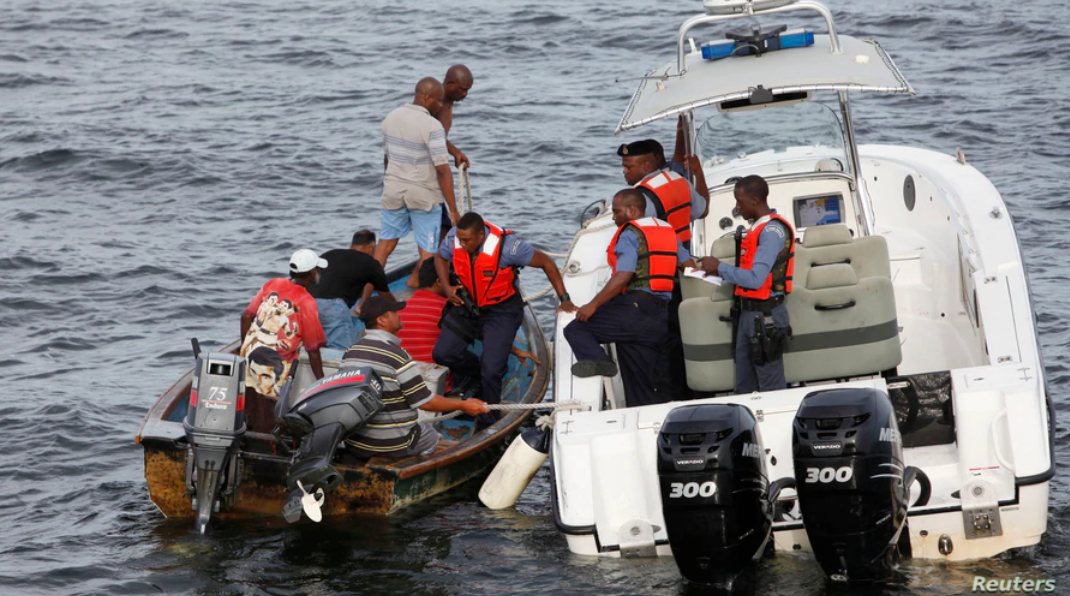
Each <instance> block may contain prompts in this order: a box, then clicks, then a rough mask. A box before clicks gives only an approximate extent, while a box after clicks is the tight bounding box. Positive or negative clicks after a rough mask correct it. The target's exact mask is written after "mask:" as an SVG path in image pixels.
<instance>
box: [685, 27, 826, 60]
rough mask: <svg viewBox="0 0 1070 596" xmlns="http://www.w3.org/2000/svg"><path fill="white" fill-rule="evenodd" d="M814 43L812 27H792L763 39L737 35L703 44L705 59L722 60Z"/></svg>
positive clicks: (807, 45)
mask: <svg viewBox="0 0 1070 596" xmlns="http://www.w3.org/2000/svg"><path fill="white" fill-rule="evenodd" d="M781 27H783V25H781ZM755 44H758V46H759V48H760V49H759V48H756V47H755ZM812 45H814V31H813V30H812V29H792V30H790V31H784V32H782V33H780V34H779V35H773V36H770V37H765V36H763V39H761V40H754V41H746V40H743V41H740V40H739V38H738V37H737V38H736V39H724V40H720V41H708V42H706V43H704V44H702V58H703V59H704V60H720V59H722V58H728V57H729V56H751V55H753V54H755V53H760V54H764V53H767V52H775V51H777V50H787V49H790V48H805V47H809V46H812Z"/></svg>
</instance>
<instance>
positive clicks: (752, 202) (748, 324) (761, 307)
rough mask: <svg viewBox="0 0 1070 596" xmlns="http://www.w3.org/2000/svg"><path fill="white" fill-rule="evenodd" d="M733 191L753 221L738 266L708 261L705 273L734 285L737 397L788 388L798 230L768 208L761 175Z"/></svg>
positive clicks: (742, 210) (741, 209) (744, 213)
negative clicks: (786, 371)
mask: <svg viewBox="0 0 1070 596" xmlns="http://www.w3.org/2000/svg"><path fill="white" fill-rule="evenodd" d="M733 192H734V194H735V197H736V208H737V209H738V210H739V214H740V215H741V216H742V217H743V218H744V219H748V220H751V221H753V222H754V223H753V224H752V225H751V227H750V230H748V231H747V235H746V236H744V237H743V244H742V245H741V246H740V257H739V258H740V261H739V266H738V267H735V266H732V265H730V264H728V263H722V262H721V261H719V260H717V259H716V258H715V257H705V258H703V259H702V269H703V270H704V271H706V272H707V273H712V274H714V275H720V276H721V277H722V278H724V280H725V281H728V282H731V283H733V284H735V285H736V289H735V295H736V297H737V299H738V300H739V301H740V302H739V310H740V313H739V328H738V330H737V334H736V393H751V392H753V391H758V390H762V391H766V390H775V389H784V388H786V387H787V386H788V383H787V380H786V379H785V378H784V358H783V352H784V347H785V346H784V344H785V342H786V341H787V339H788V338H789V337H791V326H790V322H789V320H788V307H787V306H786V305H785V304H784V298H785V296H786V295H787V294H790V293H791V282H792V276H793V273H794V269H795V229H794V228H792V226H791V223H789V222H788V220H786V219H784V218H783V217H781V216H780V215H777V213H776V211H774V210H772V209H770V208H769V203H768V202H767V200H768V197H769V184H768V183H766V181H765V179H763V178H762V177H761V176H747V177H745V178H742V179H740V180H739V181H738V182H736V187H735V189H734V191H733Z"/></svg>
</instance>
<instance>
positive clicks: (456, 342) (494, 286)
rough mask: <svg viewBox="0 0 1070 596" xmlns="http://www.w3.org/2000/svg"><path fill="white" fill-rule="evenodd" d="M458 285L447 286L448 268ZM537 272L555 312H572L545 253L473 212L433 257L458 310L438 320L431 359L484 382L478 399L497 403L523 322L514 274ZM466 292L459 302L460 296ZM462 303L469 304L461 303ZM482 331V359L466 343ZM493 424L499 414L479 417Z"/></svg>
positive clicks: (554, 270) (447, 292)
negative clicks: (549, 287) (551, 297)
mask: <svg viewBox="0 0 1070 596" xmlns="http://www.w3.org/2000/svg"><path fill="white" fill-rule="evenodd" d="M451 263H452V264H453V270H454V272H455V273H456V275H457V279H458V280H459V281H460V282H461V283H460V285H457V286H455V285H453V284H452V283H450V264H451ZM527 266H532V267H538V268H539V269H542V270H543V272H544V273H545V274H546V278H547V279H548V280H550V284H551V285H552V286H553V287H554V290H555V291H556V292H557V297H558V299H559V300H560V301H561V306H560V307H559V308H558V311H562V310H563V311H566V312H573V311H575V310H576V306H575V305H573V304H572V300H571V299H570V298H569V295H568V294H567V293H565V283H564V282H563V281H562V280H561V273H560V272H559V271H558V270H557V264H556V263H554V260H553V259H552V258H550V256H549V255H547V254H546V253H544V252H542V251H540V250H536V249H535V248H534V247H533V246H531V245H530V244H528V243H527V242H524V241H523V240H520V239H519V238H517V237H516V235H514V234H513V233H512V232H511V231H509V230H503V229H501V228H499V227H498V226H495V225H494V224H492V223H490V222H486V221H484V220H483V218H482V217H481V216H480V215H479V214H478V213H474V212H469V213H465V214H464V215H463V216H462V217H461V218H460V220H458V221H457V227H455V228H453V229H452V230H450V232H449V234H447V235H446V239H445V240H444V241H443V242H442V244H441V245H440V246H439V249H438V253H437V254H436V255H435V268H436V269H437V270H438V277H439V280H440V281H441V282H442V287H443V288H444V289H445V292H446V298H447V299H448V300H449V301H450V302H452V303H453V304H454V305H456V306H457V307H458V308H454V309H452V310H451V311H450V312H449V313H448V314H447V315H446V316H444V317H443V321H442V334H441V335H439V336H438V341H437V342H436V343H435V349H434V350H433V351H432V353H431V356H432V358H434V359H435V362H437V363H438V364H441V365H442V366H446V367H449V368H450V370H452V371H454V372H455V373H460V374H463V375H467V376H469V377H475V378H481V379H482V383H483V384H482V387H483V392H482V399H483V401H484V402H486V403H488V404H497V403H500V402H501V393H502V377H503V376H504V375H505V371H506V368H507V365H508V363H509V350H510V348H511V347H512V345H513V339H514V338H516V332H517V329H519V328H520V324H521V322H523V320H524V300H523V298H522V297H521V296H520V291H519V289H518V286H517V284H518V279H517V271H518V269H519V268H521V267H527ZM462 290H463V291H464V293H466V296H464V297H462V296H461V295H460V294H461V291H462ZM465 298H468V299H469V300H470V302H469V303H468V304H465ZM480 332H482V334H483V356H482V358H480V357H478V356H476V355H475V353H474V352H471V351H469V350H468V344H469V343H470V342H471V341H472V339H473V338H474V337H476V336H478V334H479V333H480ZM496 420H497V412H491V413H489V414H482V415H480V417H479V422H480V424H481V425H486V424H492V423H493V422H494V421H496Z"/></svg>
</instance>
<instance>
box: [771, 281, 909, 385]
mask: <svg viewBox="0 0 1070 596" xmlns="http://www.w3.org/2000/svg"><path fill="white" fill-rule="evenodd" d="M786 304H787V306H788V316H789V317H790V318H791V327H792V331H793V337H792V339H791V340H790V341H789V342H788V346H787V349H786V351H785V354H784V376H785V377H786V378H787V380H788V382H789V383H799V382H807V381H818V380H826V379H843V378H848V377H857V376H863V375H870V374H875V373H879V372H881V371H885V370H890V369H893V368H895V367H896V366H899V363H900V362H902V360H903V353H902V351H901V350H900V347H899V326H898V321H897V320H896V311H895V293H894V291H893V289H892V280H891V279H890V278H888V277H884V276H872V277H865V278H862V279H859V278H858V276H857V274H856V271H855V270H854V268H853V267H852V266H851V265H848V264H846V263H835V264H830V265H822V266H818V267H813V268H811V270H810V272H809V274H808V275H807V280H806V285H805V287H800V286H799V285H798V284H796V285H795V288H794V291H792V293H791V295H790V296H789V297H788V300H787V301H786Z"/></svg>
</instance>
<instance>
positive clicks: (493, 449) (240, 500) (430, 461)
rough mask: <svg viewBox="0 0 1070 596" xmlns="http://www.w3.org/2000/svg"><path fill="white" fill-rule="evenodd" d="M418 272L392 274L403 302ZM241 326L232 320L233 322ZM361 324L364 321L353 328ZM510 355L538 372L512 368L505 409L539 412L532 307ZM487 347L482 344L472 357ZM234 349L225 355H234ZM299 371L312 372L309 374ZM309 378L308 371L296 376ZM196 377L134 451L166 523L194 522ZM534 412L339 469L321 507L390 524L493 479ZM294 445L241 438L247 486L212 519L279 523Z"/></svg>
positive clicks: (164, 404)
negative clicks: (525, 357)
mask: <svg viewBox="0 0 1070 596" xmlns="http://www.w3.org/2000/svg"><path fill="white" fill-rule="evenodd" d="M411 270H412V264H409V265H407V266H403V267H400V268H397V269H395V270H393V271H391V272H389V273H388V278H389V281H390V287H391V290H392V292H393V293H394V295H395V297H397V298H398V299H399V300H401V299H404V297H405V296H407V295H408V294H410V293H411V290H410V289H409V288H407V287H406V286H405V279H406V277H407V276H408V273H409V271H411ZM235 318H236V316H235ZM357 323H358V324H359V321H357ZM514 345H515V346H517V347H519V348H520V349H522V350H525V351H528V352H531V353H532V354H534V355H535V357H536V358H537V359H538V360H540V361H541V362H542V364H535V363H534V362H527V363H526V365H525V363H521V362H520V361H519V360H518V359H517V358H516V357H515V356H510V358H509V369H508V372H507V373H506V376H505V379H504V382H503V387H502V403H514V404H534V403H538V402H540V401H541V400H542V398H543V396H544V395H545V393H546V388H547V385H548V384H549V381H550V370H551V369H550V364H551V363H550V351H549V348H548V346H547V343H546V338H545V337H544V335H543V333H542V330H541V328H540V327H539V323H538V320H537V319H536V317H535V312H534V310H533V309H532V308H531V306H530V305H528V306H526V308H525V313H524V322H523V323H522V324H521V327H520V329H519V331H518V332H517V336H516V339H515V340H514ZM480 348H481V346H480V345H479V342H477V344H476V349H477V350H479V349H480ZM237 349H238V342H234V343H233V344H230V345H228V346H227V347H225V348H223V350H221V351H225V352H228V353H234V352H236V351H237ZM322 355H323V364H324V372H325V373H326V374H330V373H331V372H334V370H336V367H337V360H338V358H339V357H340V356H341V354H340V352H338V351H336V350H323V353H322ZM301 367H303V368H305V369H307V367H308V365H307V364H302V365H301ZM302 373H305V374H304V376H306V377H307V376H308V374H310V371H307V370H305V371H302V370H300V369H299V370H298V371H297V375H296V377H297V378H298V379H300V378H301V377H302ZM192 381H193V370H192V369H191V370H189V371H187V372H186V374H184V375H183V376H182V377H181V378H180V379H179V380H178V381H177V382H176V383H175V384H174V385H172V386H171V388H170V389H168V390H167V391H165V392H164V393H163V395H161V396H160V398H159V399H158V400H157V401H156V403H155V404H154V405H153V406H152V408H151V409H150V410H149V412H148V414H147V415H146V416H145V419H144V421H143V422H142V424H141V427H140V428H139V429H138V433H137V437H136V439H135V441H136V442H137V443H138V444H139V445H141V446H142V447H144V449H145V480H146V482H147V483H148V487H149V495H150V497H151V498H152V501H153V503H155V504H156V506H157V507H158V508H159V509H160V511H161V512H163V514H164V515H165V516H167V517H193V516H194V515H195V514H196V512H195V511H194V509H193V508H192V506H191V494H190V491H189V489H188V488H187V486H186V459H187V453H189V444H188V443H187V441H186V436H185V432H184V430H183V427H182V420H183V417H184V416H185V412H186V407H187V405H188V403H189V395H190V388H191V384H192ZM529 415H530V411H511V412H504V413H503V415H502V418H501V419H500V420H499V421H498V422H497V423H495V424H493V425H492V426H489V427H487V428H485V429H482V430H480V431H479V432H473V431H474V426H473V424H472V423H471V422H465V421H462V420H447V421H444V422H442V423H441V424H440V425H439V426H438V427H437V428H440V429H441V430H440V432H441V433H442V435H443V440H441V441H440V442H439V446H438V449H436V451H435V453H433V454H432V455H428V456H415V457H410V458H406V459H400V460H392V459H386V458H372V459H371V460H368V461H366V462H361V461H358V460H351V461H349V462H348V463H347V462H345V461H343V462H340V463H338V464H337V465H336V467H337V469H338V470H339V471H340V472H342V474H343V477H344V479H343V482H342V484H341V485H340V486H339V487H338V488H336V489H335V490H333V491H332V492H331V493H330V494H329V495H328V496H327V499H326V503H324V506H323V513H324V514H325V515H338V514H346V513H372V514H382V515H388V514H391V513H393V512H395V511H398V510H399V509H402V508H404V507H406V506H408V505H411V504H414V503H417V502H419V501H422V500H424V499H427V498H429V497H432V496H434V495H437V494H439V493H442V492H444V491H446V490H448V489H450V488H453V487H455V486H457V485H459V484H461V483H463V482H465V481H467V480H470V479H472V478H475V477H477V476H480V475H481V474H483V473H485V472H486V471H488V470H489V468H490V467H491V466H493V465H494V463H495V462H497V461H498V459H499V458H500V457H501V454H502V452H503V451H504V448H505V446H506V442H507V441H506V440H507V439H508V438H509V437H511V436H513V435H514V434H515V433H516V432H517V430H518V429H519V428H520V425H521V424H522V423H523V422H524V420H525V419H526V418H527V417H528V416H529ZM293 449H294V445H293V444H292V442H291V441H290V440H289V439H288V438H285V437H284V438H282V439H280V438H277V437H275V436H274V435H271V434H266V433H258V432H246V433H245V434H244V436H243V437H242V443H241V450H240V462H241V465H240V466H239V469H240V471H239V473H240V474H241V477H242V480H241V483H240V485H239V488H238V490H239V493H238V497H237V500H236V502H235V504H234V506H232V507H230V508H229V509H228V510H226V511H219V512H217V513H215V514H213V517H216V518H228V517H230V518H233V517H251V516H274V515H280V512H281V511H282V507H283V504H284V503H285V502H286V499H287V496H288V492H287V490H286V486H285V481H286V473H287V470H288V468H289V465H290V461H291V454H292V452H293Z"/></svg>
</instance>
